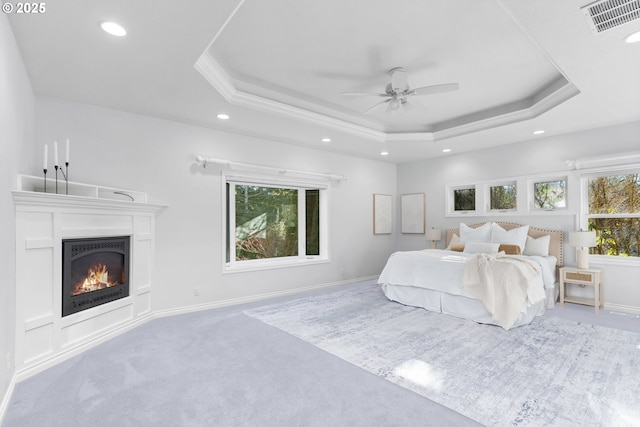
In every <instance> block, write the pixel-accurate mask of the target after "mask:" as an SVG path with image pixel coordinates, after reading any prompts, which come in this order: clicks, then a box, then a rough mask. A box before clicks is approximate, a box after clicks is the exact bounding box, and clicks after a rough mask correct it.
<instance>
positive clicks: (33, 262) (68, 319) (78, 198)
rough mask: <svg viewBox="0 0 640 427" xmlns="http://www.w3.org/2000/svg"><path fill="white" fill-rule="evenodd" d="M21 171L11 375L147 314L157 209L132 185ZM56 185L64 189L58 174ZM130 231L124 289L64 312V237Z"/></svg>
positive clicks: (27, 371)
mask: <svg viewBox="0 0 640 427" xmlns="http://www.w3.org/2000/svg"><path fill="white" fill-rule="evenodd" d="M43 189H44V180H43V179H42V178H37V177H29V176H22V175H21V176H19V177H18V189H17V190H15V191H13V192H12V194H13V200H14V205H15V209H16V293H15V294H16V346H15V355H14V360H15V366H16V379H17V380H21V379H24V378H26V377H29V376H31V375H33V374H35V373H37V372H39V371H41V370H43V369H45V368H47V367H49V366H52V365H53V364H55V363H57V362H58V361H60V360H63V359H66V358H68V357H71V356H73V355H75V354H78V353H80V352H81V351H84V350H85V349H87V348H88V347H90V346H92V345H95V344H97V343H99V342H102V341H104V340H106V339H108V338H109V337H111V336H113V335H115V334H118V333H120V332H123V331H125V330H128V329H130V328H132V327H134V326H136V325H137V324H139V323H140V322H142V321H145V320H147V319H148V318H150V316H151V296H152V272H153V265H154V240H155V215H156V213H157V212H158V211H159V210H161V209H162V208H165V207H166V205H163V204H157V203H148V202H147V199H146V194H145V193H142V192H138V191H131V190H119V189H115V188H109V187H102V186H92V185H87V184H79V183H69V190H68V191H69V194H68V195H67V194H55V193H53V194H52V193H50V192H49V191H54V189H55V182H52V181H51V180H48V181H47V193H44V192H43V191H42V190H43ZM58 189H59V191H60V190H61V189H62V190H63V191H64V192H66V191H67V189H66V185H65V183H64V182H62V183H61V182H60V181H59V182H58ZM123 235H127V236H130V237H131V251H130V272H129V273H130V274H129V281H130V284H129V285H130V286H129V287H130V294H129V296H128V297H126V298H122V299H119V300H116V301H112V302H109V303H106V304H103V305H100V306H98V307H94V308H91V309H89V310H85V311H82V312H79V313H74V314H71V315H68V316H65V317H62V240H63V239H69V238H80V237H112V236H123Z"/></svg>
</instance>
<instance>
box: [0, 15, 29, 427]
mask: <svg viewBox="0 0 640 427" xmlns="http://www.w3.org/2000/svg"><path fill="white" fill-rule="evenodd" d="M32 140H33V91H32V89H31V83H30V82H29V78H28V77H27V73H26V71H25V68H24V64H23V62H22V58H21V57H20V53H19V51H18V47H17V45H16V41H15V39H14V37H13V32H12V30H11V27H10V25H9V22H8V20H7V17H6V16H5V15H4V14H2V15H1V16H0V159H2V162H1V163H0V277H1V278H2V282H0V421H1V418H2V413H3V411H2V408H3V402H5V403H6V401H5V399H4V398H5V396H8V395H7V392H8V390H9V387H10V384H11V381H12V377H13V371H14V362H13V355H14V351H15V346H14V342H15V283H16V270H15V259H16V257H15V249H16V246H15V241H16V239H15V210H14V207H13V200H12V197H11V190H13V189H15V183H16V175H17V174H18V172H20V171H21V170H27V169H29V167H30V158H31V157H32V156H31V154H32V150H31V147H32Z"/></svg>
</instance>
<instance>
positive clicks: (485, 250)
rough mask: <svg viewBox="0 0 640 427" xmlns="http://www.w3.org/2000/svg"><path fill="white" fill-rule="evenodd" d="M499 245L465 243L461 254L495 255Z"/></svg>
mask: <svg viewBox="0 0 640 427" xmlns="http://www.w3.org/2000/svg"><path fill="white" fill-rule="evenodd" d="M499 247H500V243H487V242H467V243H465V244H464V250H463V251H462V252H466V253H471V254H478V253H481V254H497V253H498V248H499Z"/></svg>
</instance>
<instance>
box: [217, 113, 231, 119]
mask: <svg viewBox="0 0 640 427" xmlns="http://www.w3.org/2000/svg"><path fill="white" fill-rule="evenodd" d="M216 117H217V118H219V119H220V120H229V115H228V114H224V113H220V114H218V115H217V116H216Z"/></svg>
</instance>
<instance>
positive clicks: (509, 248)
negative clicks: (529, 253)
mask: <svg viewBox="0 0 640 427" xmlns="http://www.w3.org/2000/svg"><path fill="white" fill-rule="evenodd" d="M498 252H504V253H505V254H507V255H520V254H521V253H522V252H520V246H518V245H508V244H506V243H502V244H501V245H500V247H499V248H498Z"/></svg>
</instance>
